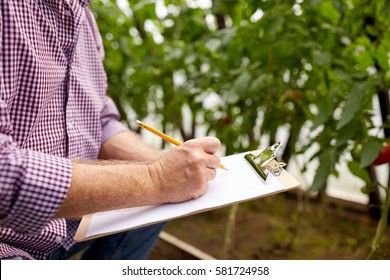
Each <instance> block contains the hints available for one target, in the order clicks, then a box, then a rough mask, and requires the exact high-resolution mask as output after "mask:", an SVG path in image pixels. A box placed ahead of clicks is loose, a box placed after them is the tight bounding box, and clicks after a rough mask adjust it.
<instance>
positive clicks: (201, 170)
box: [148, 137, 221, 202]
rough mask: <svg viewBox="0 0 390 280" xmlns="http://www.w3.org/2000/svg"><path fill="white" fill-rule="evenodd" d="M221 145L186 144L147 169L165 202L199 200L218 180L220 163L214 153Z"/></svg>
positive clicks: (206, 139) (215, 142) (205, 140)
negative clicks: (209, 182) (217, 171)
mask: <svg viewBox="0 0 390 280" xmlns="http://www.w3.org/2000/svg"><path fill="white" fill-rule="evenodd" d="M220 148H221V142H220V141H219V140H218V139H217V138H214V137H204V138H199V139H193V140H189V141H187V142H185V143H184V144H182V145H180V146H179V147H177V148H175V149H173V150H172V151H170V152H169V153H167V154H166V155H164V156H163V157H162V158H161V159H160V160H158V161H155V162H153V163H151V164H149V165H148V167H149V173H150V176H151V178H152V181H153V184H154V185H155V186H156V187H157V188H159V190H160V192H161V199H162V202H181V201H185V200H189V199H194V198H198V197H199V196H201V195H202V194H204V193H205V192H206V191H207V186H208V183H207V182H208V181H210V180H212V179H214V178H215V175H216V169H217V168H219V165H220V159H219V157H218V156H216V155H215V153H216V152H217V151H218V150H219V149H220Z"/></svg>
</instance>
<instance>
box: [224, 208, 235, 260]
mask: <svg viewBox="0 0 390 280" xmlns="http://www.w3.org/2000/svg"><path fill="white" fill-rule="evenodd" d="M237 212H238V204H233V205H232V206H231V207H230V209H229V216H228V221H227V224H226V232H225V238H224V242H223V250H222V259H227V258H228V256H229V252H230V249H231V247H232V243H233V233H234V228H235V225H236V217H237Z"/></svg>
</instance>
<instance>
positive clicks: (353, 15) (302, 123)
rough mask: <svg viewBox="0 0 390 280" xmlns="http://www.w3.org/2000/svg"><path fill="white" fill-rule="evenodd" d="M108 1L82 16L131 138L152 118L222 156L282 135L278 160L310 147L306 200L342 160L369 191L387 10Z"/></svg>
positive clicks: (332, 2)
mask: <svg viewBox="0 0 390 280" xmlns="http://www.w3.org/2000/svg"><path fill="white" fill-rule="evenodd" d="M206 2H207V1H206ZM118 3H119V4H121V5H118ZM118 3H117V1H113V0H100V1H97V0H95V1H92V4H91V8H92V10H93V12H94V14H95V16H96V19H97V22H98V25H99V28H100V31H101V33H102V37H103V39H104V46H105V51H106V59H105V66H106V70H107V74H108V81H109V95H110V96H111V97H112V98H113V100H114V102H115V103H116V104H117V105H118V108H119V109H120V112H121V114H122V117H123V119H124V120H127V121H128V124H129V126H131V127H132V128H133V129H135V125H134V123H135V122H134V121H135V119H137V118H138V119H144V118H145V117H146V116H148V115H150V114H153V115H154V116H156V119H157V120H161V126H162V127H163V128H164V130H165V131H167V132H168V133H170V132H172V131H173V130H174V131H180V132H181V135H182V138H183V139H182V140H187V139H190V138H194V137H197V136H199V132H198V130H197V129H198V128H199V127H203V128H206V132H207V134H211V135H215V136H217V137H218V138H220V140H221V141H222V143H223V144H224V145H225V147H226V153H227V154H231V153H235V152H241V151H246V150H251V149H256V148H258V146H259V144H260V141H261V139H262V137H263V136H267V137H268V139H269V141H270V143H271V142H273V141H275V140H279V139H277V138H278V132H279V131H280V130H283V131H286V132H287V134H288V139H286V141H284V144H285V146H286V148H285V155H284V156H285V158H286V159H287V160H288V158H289V157H290V156H291V155H297V154H300V153H304V152H306V151H308V149H310V148H312V147H315V149H314V151H315V152H313V153H312V155H311V158H310V161H313V160H319V167H318V169H317V173H316V175H315V178H314V181H313V183H312V186H311V190H312V191H316V190H319V189H321V188H323V187H324V186H325V185H326V181H327V178H328V177H329V175H330V174H334V175H336V176H337V163H338V162H340V161H341V160H343V161H348V162H349V163H348V167H349V168H350V170H351V172H352V173H353V174H355V175H356V176H358V177H360V178H362V179H363V180H364V181H366V182H367V183H368V184H369V183H370V176H369V175H368V173H367V170H366V167H367V166H368V165H370V164H371V162H372V161H373V160H374V159H375V158H376V156H377V155H378V153H379V152H380V151H381V149H382V143H383V142H386V141H387V139H383V136H381V135H379V134H378V133H377V132H375V131H379V129H378V127H376V126H378V124H375V123H374V122H373V121H372V116H373V114H374V112H373V98H374V97H375V96H376V95H377V94H378V92H380V91H382V92H388V90H389V88H390V32H389V30H390V17H389V16H388V15H389V14H390V2H389V1H387V0H376V1H370V0H305V1H303V0H301V1H298V0H297V1H287V0H285V1H283V0H276V1H267V0H261V1H254V0H229V1H221V0H218V1H217V0H214V1H211V2H210V4H211V5H209V6H208V7H197V6H196V3H198V1H184V0H174V1H163V0H161V1H150V0H137V1H128V2H127V1H120V2H119V1H118ZM120 7H121V8H120ZM184 112H189V115H190V121H191V125H189V127H185V126H184V118H185V117H184ZM384 123H385V124H386V122H384ZM375 129H376V130H375ZM373 131H374V133H373ZM310 161H308V164H310Z"/></svg>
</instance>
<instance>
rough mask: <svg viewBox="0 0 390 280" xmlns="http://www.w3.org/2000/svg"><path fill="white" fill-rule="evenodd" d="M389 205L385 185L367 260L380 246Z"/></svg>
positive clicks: (389, 201) (389, 189)
mask: <svg viewBox="0 0 390 280" xmlns="http://www.w3.org/2000/svg"><path fill="white" fill-rule="evenodd" d="M389 206H390V186H388V187H387V190H386V197H385V201H384V202H383V204H382V209H381V218H380V220H379V222H378V225H377V227H376V234H375V237H374V240H373V242H372V246H371V252H370V253H369V255H368V257H367V259H369V260H372V259H373V258H374V257H375V255H376V253H377V252H378V249H379V248H380V245H381V244H382V241H383V238H384V235H385V231H386V228H387V221H388V213H389Z"/></svg>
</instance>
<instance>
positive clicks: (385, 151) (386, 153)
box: [372, 144, 390, 165]
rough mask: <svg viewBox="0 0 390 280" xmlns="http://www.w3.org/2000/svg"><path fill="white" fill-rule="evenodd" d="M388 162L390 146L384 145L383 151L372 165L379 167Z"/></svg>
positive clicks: (389, 159) (389, 160)
mask: <svg viewBox="0 0 390 280" xmlns="http://www.w3.org/2000/svg"><path fill="white" fill-rule="evenodd" d="M387 162H390V145H389V144H384V146H383V151H382V152H380V153H379V155H378V156H377V158H376V159H375V160H374V162H373V163H372V164H373V165H380V164H384V163H387Z"/></svg>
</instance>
